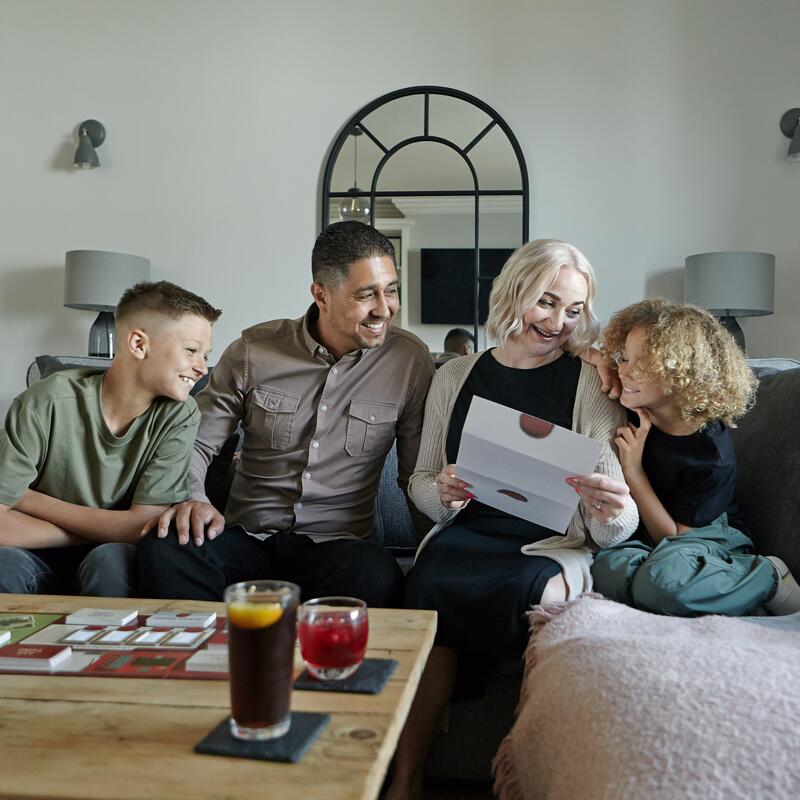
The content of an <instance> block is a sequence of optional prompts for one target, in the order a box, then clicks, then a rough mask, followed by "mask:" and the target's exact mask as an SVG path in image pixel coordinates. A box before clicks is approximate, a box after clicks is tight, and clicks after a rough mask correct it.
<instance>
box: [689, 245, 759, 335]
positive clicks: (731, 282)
mask: <svg viewBox="0 0 800 800" xmlns="http://www.w3.org/2000/svg"><path fill="white" fill-rule="evenodd" d="M683 299H684V301H685V302H687V303H693V304H694V305H696V306H701V307H702V308H706V309H708V310H709V311H710V312H711V313H712V314H713V315H714V316H715V317H718V318H719V321H720V322H721V323H722V326H723V327H724V328H725V329H726V330H728V331H729V332H730V334H731V336H733V338H734V339H735V341H736V344H738V345H739V347H740V348H741V349H742V350H744V349H745V343H744V333H743V331H742V328H741V326H740V325H739V323H738V322H737V321H736V317H760V316H763V315H765V314H772V313H774V311H775V256H774V255H772V253H747V252H728V253H697V254H696V255H693V256H687V257H686V272H685V275H684V289H683Z"/></svg>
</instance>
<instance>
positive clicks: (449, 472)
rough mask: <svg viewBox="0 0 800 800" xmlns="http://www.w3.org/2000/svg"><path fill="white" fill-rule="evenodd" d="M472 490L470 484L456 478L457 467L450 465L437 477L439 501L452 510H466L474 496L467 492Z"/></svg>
mask: <svg viewBox="0 0 800 800" xmlns="http://www.w3.org/2000/svg"><path fill="white" fill-rule="evenodd" d="M469 488H471V487H470V484H468V483H465V482H464V481H462V480H459V479H458V478H456V465H455V464H448V465H447V466H446V467H445V468H444V469H443V470H442V471H441V472H440V473H439V474H438V475H437V476H436V490H437V491H438V492H439V500H441V502H442V505H443V506H444V507H445V508H449V509H450V510H455V509H459V508H464V506H465V505H466V504H467V503H468V502H469V501H470V500H471V499H472V495H471V494H470V493H469V492H468V491H467V489H469Z"/></svg>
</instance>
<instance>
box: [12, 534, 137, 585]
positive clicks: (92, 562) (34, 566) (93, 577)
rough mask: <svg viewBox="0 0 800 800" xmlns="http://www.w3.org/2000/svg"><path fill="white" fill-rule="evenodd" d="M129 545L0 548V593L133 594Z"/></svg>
mask: <svg viewBox="0 0 800 800" xmlns="http://www.w3.org/2000/svg"><path fill="white" fill-rule="evenodd" d="M135 550H136V547H135V546H134V545H132V544H119V543H116V542H107V543H105V544H99V545H85V546H84V545H76V546H74V547H48V548H42V549H41V550H24V549H23V548H21V547H0V592H11V593H12V594H82V595H91V596H93V597H135V596H136V587H135V585H134V584H133V581H132V578H133V576H134V574H135V569H134V568H135V563H134V552H135Z"/></svg>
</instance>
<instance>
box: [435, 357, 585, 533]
mask: <svg viewBox="0 0 800 800" xmlns="http://www.w3.org/2000/svg"><path fill="white" fill-rule="evenodd" d="M580 372H581V360H580V359H579V358H575V357H573V356H571V355H570V354H569V353H565V354H564V355H562V356H560V357H559V358H557V359H556V360H555V361H551V362H550V363H549V364H545V365H544V366H542V367H536V368H534V369H516V368H514V367H506V366H504V365H503V364H501V363H500V362H499V361H498V360H497V359H496V358H495V357H494V356H493V355H492V350H487V351H486V352H485V353H483V355H482V356H481V357H480V358H479V359H478V361H477V363H476V364H475V366H474V367H473V368H472V371H471V372H470V374H469V376H468V377H467V380H466V381H465V382H464V385H463V386H462V387H461V391H460V392H459V395H458V397H457V398H456V402H455V405H454V406H453V413H452V415H451V416H450V427H449V428H448V430H447V443H446V451H447V463H448V464H455V463H456V461H457V460H458V448H459V445H460V444H461V432H462V431H463V429H464V422H465V420H466V418H467V412H468V411H469V407H470V405H471V403H472V398H473V397H475V396H476V395H477V396H478V397H483V398H485V399H486V400H491V401H492V402H494V403H500V404H502V405H504V406H508V407H509V408H513V409H515V410H516V411H521V412H522V413H524V414H532V415H533V416H535V417H540V418H541V419H545V420H547V421H548V422H553V423H554V424H556V425H560V426H561V427H562V428H570V429H571V428H572V409H573V406H574V405H575V393H576V392H577V390H578V377H579V376H580ZM501 521H502V527H503V530H504V531H505V532H508V533H518V534H520V535H522V536H525V537H527V541H531V542H533V541H537V540H538V539H544V538H546V537H548V536H552V535H553V531H551V530H549V529H547V528H545V527H543V526H541V525H536V524H535V523H533V522H529V521H528V520H524V519H520V518H519V517H512V516H510V515H509V514H506V513H505V512H504V511H499V510H498V509H496V508H492V507H491V506H487V505H484V504H483V503H479V502H478V501H477V500H473V501H471V502H470V503H469V505H467V507H466V508H465V509H464V510H463V511H462V512H461V513H460V514H459V515H458V524H459V525H462V524H468V525H476V526H479V527H484V528H485V527H487V525H489V526H490V527H494V526H495V525H496V524H498V523H500V522H501ZM558 533H564V531H558Z"/></svg>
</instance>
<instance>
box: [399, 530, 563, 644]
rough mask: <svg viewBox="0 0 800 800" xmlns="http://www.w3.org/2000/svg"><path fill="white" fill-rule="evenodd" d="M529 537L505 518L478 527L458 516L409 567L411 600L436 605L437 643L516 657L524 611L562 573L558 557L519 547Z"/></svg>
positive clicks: (413, 604)
mask: <svg viewBox="0 0 800 800" xmlns="http://www.w3.org/2000/svg"><path fill="white" fill-rule="evenodd" d="M529 542H530V538H528V537H527V536H525V535H520V534H518V533H510V532H508V529H507V526H504V525H503V521H502V520H500V519H498V520H494V519H487V520H484V521H482V524H481V525H480V527H478V525H476V524H470V525H459V524H458V520H457V519H456V522H455V524H453V525H451V526H450V527H448V528H445V529H444V530H442V531H440V532H439V533H438V534H437V535H436V536H434V537H433V539H431V540H430V541H429V542H428V543H427V544H426V545H425V547H424V548H423V550H422V552H421V553H420V554H419V557H418V558H417V560H416V562H415V564H414V566H413V567H412V569H411V571H410V572H409V573H408V576H407V579H406V594H405V602H406V606H407V607H408V608H420V609H432V610H435V611H436V612H438V615H439V619H438V627H437V632H436V644H439V645H444V646H446V647H453V648H455V649H456V650H458V651H459V652H460V653H462V654H464V655H470V654H476V655H479V656H480V657H481V658H482V659H486V660H493V659H496V658H500V657H503V658H505V657H518V656H519V655H521V653H522V652H523V650H524V649H525V645H526V643H527V641H528V619H527V616H526V612H527V611H529V610H530V608H531V606H533V605H535V604H536V603H538V602H539V601H540V600H541V597H542V592H543V591H544V588H545V586H546V585H547V582H548V581H549V580H550V579H551V578H553V577H555V576H556V575H558V574H559V572H560V567H559V566H558V564H557V563H556V562H555V561H552V560H551V559H549V558H545V557H544V556H527V555H524V554H523V553H522V552H520V548H521V547H522V546H523V545H525V544H528V543H529Z"/></svg>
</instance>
